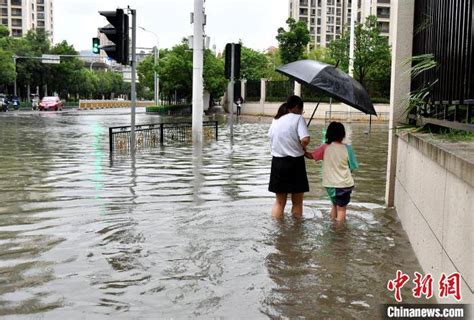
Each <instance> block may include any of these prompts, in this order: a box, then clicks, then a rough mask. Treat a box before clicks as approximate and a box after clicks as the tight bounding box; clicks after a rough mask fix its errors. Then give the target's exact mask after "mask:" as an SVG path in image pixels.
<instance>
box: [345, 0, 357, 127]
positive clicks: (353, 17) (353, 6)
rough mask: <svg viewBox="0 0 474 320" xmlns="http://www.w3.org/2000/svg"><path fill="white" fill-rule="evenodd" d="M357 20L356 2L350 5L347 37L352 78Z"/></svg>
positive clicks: (348, 112) (352, 75)
mask: <svg viewBox="0 0 474 320" xmlns="http://www.w3.org/2000/svg"><path fill="white" fill-rule="evenodd" d="M356 19H357V0H352V3H351V33H350V36H349V76H351V77H352V78H353V77H354V42H355V20H356ZM350 112H351V110H350V107H349V106H347V119H348V120H349V115H350Z"/></svg>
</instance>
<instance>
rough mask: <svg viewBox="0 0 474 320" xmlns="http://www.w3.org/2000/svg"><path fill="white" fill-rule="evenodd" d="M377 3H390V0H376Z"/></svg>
mask: <svg viewBox="0 0 474 320" xmlns="http://www.w3.org/2000/svg"><path fill="white" fill-rule="evenodd" d="M377 3H383V4H390V0H378V1H377Z"/></svg>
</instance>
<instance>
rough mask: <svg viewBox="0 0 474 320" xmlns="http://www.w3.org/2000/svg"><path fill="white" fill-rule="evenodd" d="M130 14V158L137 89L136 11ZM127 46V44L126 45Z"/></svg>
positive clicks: (133, 153) (133, 152)
mask: <svg viewBox="0 0 474 320" xmlns="http://www.w3.org/2000/svg"><path fill="white" fill-rule="evenodd" d="M130 11H131V13H132V84H131V95H132V111H131V124H130V127H131V128H130V131H131V132H130V140H131V141H130V153H131V154H132V156H134V155H135V108H136V105H137V89H136V81H137V76H136V64H137V56H136V47H137V41H136V40H137V10H134V9H132V10H130ZM127 45H128V44H127Z"/></svg>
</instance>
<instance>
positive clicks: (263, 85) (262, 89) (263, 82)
mask: <svg viewBox="0 0 474 320" xmlns="http://www.w3.org/2000/svg"><path fill="white" fill-rule="evenodd" d="M265 100H267V79H260V109H261V113H262V114H265Z"/></svg>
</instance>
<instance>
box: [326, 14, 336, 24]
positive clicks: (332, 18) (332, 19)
mask: <svg viewBox="0 0 474 320" xmlns="http://www.w3.org/2000/svg"><path fill="white" fill-rule="evenodd" d="M326 22H327V23H328V24H334V17H332V16H329V17H328V19H327V20H326Z"/></svg>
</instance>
